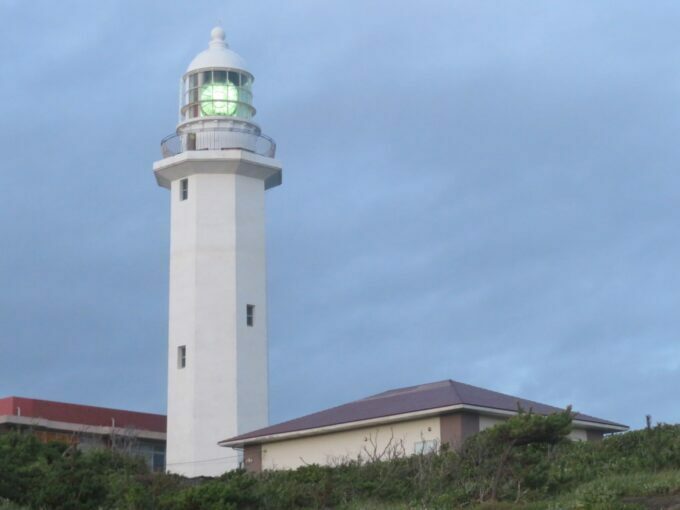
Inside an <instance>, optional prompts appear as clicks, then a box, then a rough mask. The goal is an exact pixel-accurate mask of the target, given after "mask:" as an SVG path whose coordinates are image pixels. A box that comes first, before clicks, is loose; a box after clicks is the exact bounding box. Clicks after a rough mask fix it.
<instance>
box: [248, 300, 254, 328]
mask: <svg viewBox="0 0 680 510" xmlns="http://www.w3.org/2000/svg"><path fill="white" fill-rule="evenodd" d="M246 324H247V325H248V326H251V327H252V326H253V325H255V305H246Z"/></svg>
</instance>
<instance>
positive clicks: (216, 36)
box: [210, 27, 225, 41]
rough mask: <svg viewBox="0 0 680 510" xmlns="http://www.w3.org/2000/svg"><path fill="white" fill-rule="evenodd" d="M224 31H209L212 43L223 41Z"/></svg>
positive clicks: (220, 29) (217, 28)
mask: <svg viewBox="0 0 680 510" xmlns="http://www.w3.org/2000/svg"><path fill="white" fill-rule="evenodd" d="M224 37H225V35H224V30H223V29H222V27H215V28H213V29H212V30H211V31H210V39H211V40H213V41H224Z"/></svg>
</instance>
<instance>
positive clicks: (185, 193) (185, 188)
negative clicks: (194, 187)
mask: <svg viewBox="0 0 680 510" xmlns="http://www.w3.org/2000/svg"><path fill="white" fill-rule="evenodd" d="M187 198H189V179H182V180H181V181H179V199H180V200H186V199H187Z"/></svg>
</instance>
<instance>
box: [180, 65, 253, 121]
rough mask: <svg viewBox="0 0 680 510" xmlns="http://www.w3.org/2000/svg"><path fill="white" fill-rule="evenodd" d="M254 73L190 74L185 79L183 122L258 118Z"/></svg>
mask: <svg viewBox="0 0 680 510" xmlns="http://www.w3.org/2000/svg"><path fill="white" fill-rule="evenodd" d="M252 85H253V77H252V76H251V75H250V74H247V73H243V72H238V71H227V70H224V69H220V70H217V69H214V70H210V71H198V72H196V73H192V74H189V75H187V76H185V77H184V79H183V80H182V98H181V101H182V105H181V110H180V112H181V119H182V121H186V120H191V119H196V118H201V117H238V118H241V119H250V118H252V117H253V115H255V108H253V106H252V103H253V94H252Z"/></svg>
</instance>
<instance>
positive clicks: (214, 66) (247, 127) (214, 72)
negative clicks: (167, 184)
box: [161, 27, 276, 157]
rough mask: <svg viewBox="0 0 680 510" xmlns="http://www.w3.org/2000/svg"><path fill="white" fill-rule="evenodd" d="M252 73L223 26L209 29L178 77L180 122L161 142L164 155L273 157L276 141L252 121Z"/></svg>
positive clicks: (253, 113)
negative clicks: (212, 152) (202, 45)
mask: <svg viewBox="0 0 680 510" xmlns="http://www.w3.org/2000/svg"><path fill="white" fill-rule="evenodd" d="M253 80H254V79H253V75H252V74H250V72H249V71H248V69H247V67H246V63H245V61H244V60H243V58H242V57H241V56H240V55H239V54H238V53H236V52H235V51H233V50H232V49H230V48H229V45H228V44H227V43H226V41H225V34H224V30H222V28H220V27H215V28H213V29H212V31H211V32H210V44H209V46H208V48H207V49H206V50H204V51H202V52H201V53H199V54H198V55H196V57H195V58H194V59H193V60H192V61H191V63H190V64H189V67H188V68H187V71H186V73H185V74H184V76H183V77H182V81H181V85H180V99H179V124H178V125H177V131H176V133H175V134H173V135H170V136H168V137H166V138H164V139H163V140H162V142H161V150H162V153H163V157H169V156H173V155H176V154H179V153H182V152H185V151H196V150H225V149H243V150H247V151H251V152H255V153H257V154H260V155H263V156H267V157H274V154H275V151H276V144H275V143H274V141H273V140H272V139H271V138H269V137H267V136H265V135H264V134H262V132H261V130H260V127H259V126H258V125H257V124H255V122H253V120H252V119H253V117H254V116H255V107H253V92H252V89H253Z"/></svg>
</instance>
